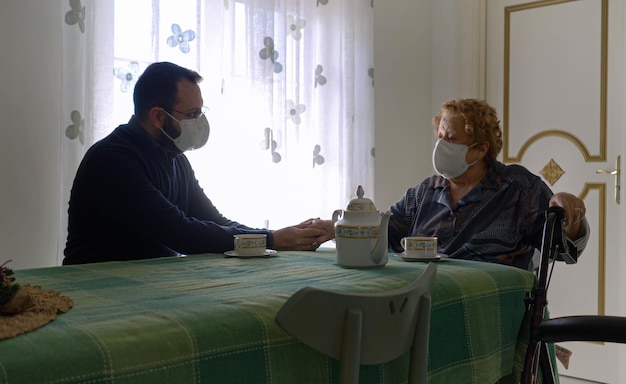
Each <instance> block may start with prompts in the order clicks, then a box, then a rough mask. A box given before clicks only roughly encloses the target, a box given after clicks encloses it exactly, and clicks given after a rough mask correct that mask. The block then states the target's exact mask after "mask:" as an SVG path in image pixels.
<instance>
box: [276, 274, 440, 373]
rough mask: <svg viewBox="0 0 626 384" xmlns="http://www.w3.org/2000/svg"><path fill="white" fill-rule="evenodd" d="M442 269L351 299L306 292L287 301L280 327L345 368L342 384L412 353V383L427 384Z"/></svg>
mask: <svg viewBox="0 0 626 384" xmlns="http://www.w3.org/2000/svg"><path fill="white" fill-rule="evenodd" d="M436 272H437V264H435V263H429V264H428V267H427V268H426V270H425V271H424V272H423V273H422V275H421V276H420V277H419V278H418V279H416V280H415V281H413V282H412V283H411V284H408V285H406V286H405V287H402V288H400V289H396V290H393V291H386V292H378V293H347V292H338V291H329V290H323V289H317V288H313V287H305V288H302V289H300V290H299V291H297V292H296V293H295V294H293V296H291V297H290V298H289V300H287V302H286V303H285V304H284V305H283V306H282V308H281V309H280V311H279V312H278V314H277V315H276V323H277V324H278V325H279V326H280V327H281V328H282V329H283V330H285V331H286V332H287V333H289V334H290V335H292V336H294V337H295V338H297V339H298V340H300V341H301V342H303V343H304V344H306V345H308V346H309V347H311V348H313V349H315V350H317V351H319V352H321V353H324V354H326V355H328V356H330V357H332V358H334V359H337V360H339V362H340V373H339V374H340V380H339V381H340V383H358V374H359V365H360V364H382V363H386V362H389V361H392V360H395V359H397V358H398V357H400V356H402V355H403V354H404V353H406V352H407V351H408V350H409V349H410V350H411V358H410V359H411V362H410V372H409V378H410V379H409V382H410V383H425V382H426V376H427V368H428V336H429V332H430V308H431V295H430V294H431V291H432V289H433V286H434V282H435V275H436Z"/></svg>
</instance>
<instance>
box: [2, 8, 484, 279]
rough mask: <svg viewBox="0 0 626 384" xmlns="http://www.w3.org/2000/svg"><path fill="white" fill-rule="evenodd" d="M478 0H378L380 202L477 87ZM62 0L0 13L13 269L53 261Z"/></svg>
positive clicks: (427, 166) (5, 215) (391, 197)
mask: <svg viewBox="0 0 626 384" xmlns="http://www.w3.org/2000/svg"><path fill="white" fill-rule="evenodd" d="M477 1H481V0H463V1H461V0H437V1H435V0H385V1H384V2H382V1H381V2H377V3H376V9H375V16H374V26H375V32H374V44H375V46H374V47H375V49H374V51H375V52H374V53H375V59H374V66H375V87H376V96H375V97H376V98H375V102H376V107H375V122H376V135H375V138H376V161H375V175H376V185H375V190H374V192H373V195H370V196H371V198H373V199H374V201H375V203H376V205H377V206H378V207H379V208H380V209H385V208H387V207H388V206H389V205H390V204H392V203H393V202H395V201H396V200H397V199H398V198H399V197H400V196H402V195H403V194H404V192H405V190H406V188H408V187H410V186H413V185H415V184H417V183H418V182H419V181H420V180H421V179H423V178H425V177H427V176H429V175H431V174H432V166H431V160H430V159H431V152H432V145H433V138H432V127H431V124H430V120H431V118H432V116H433V114H434V113H435V112H436V111H437V109H438V107H439V106H440V105H441V103H442V102H443V101H445V99H447V98H450V97H455V96H459V95H463V96H466V95H468V94H470V93H472V92H474V91H473V90H474V89H475V87H476V84H474V80H473V78H474V72H475V68H474V67H473V66H472V64H468V63H470V62H471V63H474V62H476V60H475V58H473V57H472V56H473V55H476V54H477V53H476V52H475V51H474V50H472V49H468V46H467V41H466V40H467V39H470V42H471V39H472V38H473V35H472V34H471V33H465V32H464V30H465V29H466V28H467V27H468V26H470V27H471V20H472V17H473V15H474V14H473V10H474V9H476V7H475V4H476V2H477ZM483 1H484V0H483ZM61 4H62V0H46V1H41V0H20V1H17V0H13V1H8V2H5V3H4V4H3V10H2V12H1V13H0V35H2V36H11V38H5V39H3V40H2V43H1V46H0V49H1V50H2V52H3V57H2V59H1V60H0V95H1V100H2V102H0V113H1V115H0V116H2V119H3V122H4V124H3V125H2V128H1V129H2V139H1V140H2V151H0V164H3V168H2V176H1V180H2V182H1V184H0V210H1V211H2V215H1V216H0V229H1V231H0V242H1V244H2V254H0V263H2V262H3V261H4V260H8V259H12V260H13V262H12V263H11V264H10V266H11V267H12V268H14V269H21V268H32V267H43V266H50V265H55V264H56V253H57V250H58V249H59V246H60V245H59V242H58V238H59V237H58V234H59V231H60V228H59V227H60V224H59V220H58V217H59V215H60V214H63V215H64V214H66V212H65V210H64V209H61V208H60V207H59V190H60V185H59V180H60V146H61V142H60V136H59V132H58V127H59V126H61V127H63V126H65V125H67V124H69V122H63V121H62V117H61V115H60V111H61V106H60V97H59V95H60V94H61V87H62V79H61V73H62V71H61V65H62V64H61V63H62V38H61V36H62V30H61V24H60V23H59V22H58V20H59V18H62V17H63V15H62V11H60V10H61ZM379 4H380V5H379ZM383 5H384V6H383ZM468 9H469V10H470V11H469V12H467V10H468ZM459 12H460V13H459ZM457 13H458V14H461V15H463V16H462V19H459V20H457V19H456V16H454V15H455V14H457ZM468 20H469V21H468ZM444 25H445V29H444V27H443V26H444ZM457 40H459V41H460V42H457ZM59 122H61V123H59ZM61 246H62V244H61Z"/></svg>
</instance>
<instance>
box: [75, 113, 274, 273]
mask: <svg viewBox="0 0 626 384" xmlns="http://www.w3.org/2000/svg"><path fill="white" fill-rule="evenodd" d="M68 213H69V223H68V236H67V244H66V248H65V252H64V253H65V259H64V260H63V264H82V263H91V262H99V261H110V260H132V259H145V258H154V257H163V256H176V255H179V254H197V253H208V252H224V251H227V250H230V249H232V248H233V235H234V234H237V233H266V234H268V247H271V246H272V237H271V235H270V234H269V231H266V230H263V229H254V228H250V227H247V226H244V225H242V224H239V223H237V222H235V221H231V220H228V219H227V218H225V217H224V216H222V215H221V214H220V212H219V211H218V210H217V208H215V206H214V205H213V204H212V203H211V201H210V200H209V199H208V198H207V197H206V195H205V194H204V192H203V190H202V189H201V188H200V185H199V184H198V181H197V180H196V178H195V175H194V172H193V169H192V168H191V165H190V164H189V161H188V159H187V157H186V156H185V155H178V156H174V155H172V154H168V153H166V152H165V151H164V150H163V149H162V148H161V147H160V145H159V144H158V143H157V142H156V140H155V139H153V138H152V137H150V136H149V135H148V134H147V132H146V131H145V130H144V129H143V128H142V127H141V126H140V125H139V123H138V122H137V121H136V119H134V118H133V119H131V121H130V122H129V123H128V124H127V125H121V126H119V127H118V128H117V129H115V131H113V132H112V133H111V134H110V135H109V136H107V137H106V138H104V139H102V140H101V141H99V142H97V143H96V144H94V145H93V146H92V147H91V148H90V149H89V150H88V151H87V153H86V154H85V157H84V158H83V160H82V162H81V164H80V166H79V168H78V171H77V173H76V178H75V179H74V185H73V187H72V193H71V197H70V201H69V209H68Z"/></svg>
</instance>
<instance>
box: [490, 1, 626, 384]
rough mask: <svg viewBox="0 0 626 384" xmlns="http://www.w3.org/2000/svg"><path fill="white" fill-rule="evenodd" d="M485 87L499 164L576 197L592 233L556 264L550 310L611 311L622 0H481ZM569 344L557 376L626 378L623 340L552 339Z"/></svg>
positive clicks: (617, 227) (615, 287)
mask: <svg viewBox="0 0 626 384" xmlns="http://www.w3.org/2000/svg"><path fill="white" fill-rule="evenodd" d="M486 13H487V16H486V19H487V28H486V75H485V80H486V88H485V96H486V99H487V101H488V102H490V103H491V104H492V105H494V106H495V107H496V108H497V110H498V112H499V116H500V117H501V120H502V126H503V134H504V147H503V150H502V160H503V162H505V163H521V164H523V165H524V166H526V167H527V168H528V169H530V170H531V171H532V172H533V173H536V174H540V175H542V176H543V179H544V180H545V181H546V182H547V183H548V185H549V186H551V188H552V190H553V191H554V192H559V191H567V192H571V193H574V194H576V195H578V196H580V197H581V198H583V199H584V201H585V204H586V206H587V218H588V220H589V223H590V225H591V228H592V236H591V239H590V241H589V243H588V246H587V249H586V250H585V252H584V254H583V255H582V257H581V258H580V261H579V262H578V264H576V265H566V264H564V263H558V264H557V265H556V268H555V271H554V275H553V277H552V282H551V285H550V289H549V290H548V300H549V304H548V306H549V309H550V314H551V316H552V317H558V316H567V315H581V314H601V315H602V314H606V315H623V313H620V310H622V311H623V304H622V309H620V301H624V300H626V293H620V290H619V280H618V277H619V274H620V268H622V271H624V266H623V264H624V261H623V260H620V258H622V259H623V257H622V256H621V255H620V249H621V243H622V242H621V237H622V236H620V235H621V234H623V233H624V229H623V225H622V224H621V220H620V218H621V217H622V215H623V211H624V210H623V206H624V204H626V198H622V203H621V204H619V203H618V202H617V201H616V196H615V193H614V192H615V185H616V181H617V177H616V176H613V175H610V174H609V173H598V172H597V171H598V170H604V171H607V172H612V171H614V170H615V168H616V159H617V158H618V156H620V155H622V158H623V159H622V163H624V161H626V158H624V156H623V155H624V151H623V148H624V137H623V136H624V135H623V132H624V128H625V124H624V110H625V108H626V103H625V100H624V71H625V69H624V68H625V67H624V1H623V0H615V1H614V0H578V1H568V0H553V1H550V0H548V1H536V2H528V1H526V2H524V1H519V0H487V2H486ZM559 345H562V346H563V347H565V348H567V349H570V350H571V351H573V354H572V356H571V358H570V361H569V369H565V368H564V367H563V366H562V365H560V364H559V371H560V373H561V375H567V376H573V377H579V378H584V379H587V380H593V381H597V382H602V383H615V384H618V383H626V377H623V376H620V375H623V372H622V373H620V366H622V365H624V364H625V362H624V361H620V360H623V359H624V355H622V356H621V357H620V353H623V348H624V346H621V345H617V344H609V343H606V344H601V343H588V342H575V343H574V342H572V343H560V344H559Z"/></svg>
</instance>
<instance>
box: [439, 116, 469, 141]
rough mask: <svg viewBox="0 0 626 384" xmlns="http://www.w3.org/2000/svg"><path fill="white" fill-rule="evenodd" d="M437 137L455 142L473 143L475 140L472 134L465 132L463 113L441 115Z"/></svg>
mask: <svg viewBox="0 0 626 384" xmlns="http://www.w3.org/2000/svg"><path fill="white" fill-rule="evenodd" d="M437 138H438V139H443V140H446V141H449V142H451V143H455V144H465V145H472V144H474V142H475V140H474V137H473V136H472V134H470V133H467V132H465V119H464V118H463V116H461V115H453V114H448V113H446V114H444V115H443V116H441V121H440V122H439V128H438V129H437Z"/></svg>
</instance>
